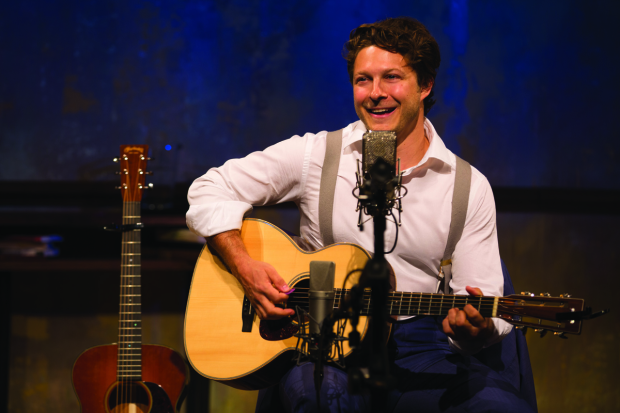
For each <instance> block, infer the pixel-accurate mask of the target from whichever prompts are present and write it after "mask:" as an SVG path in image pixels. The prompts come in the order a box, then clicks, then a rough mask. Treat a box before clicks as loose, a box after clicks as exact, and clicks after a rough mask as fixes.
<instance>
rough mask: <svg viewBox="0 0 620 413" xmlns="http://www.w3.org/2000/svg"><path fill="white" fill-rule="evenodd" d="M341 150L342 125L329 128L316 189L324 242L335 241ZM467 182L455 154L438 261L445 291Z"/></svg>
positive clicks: (468, 175) (464, 208) (466, 171)
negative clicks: (445, 239) (449, 208)
mask: <svg viewBox="0 0 620 413" xmlns="http://www.w3.org/2000/svg"><path fill="white" fill-rule="evenodd" d="M341 153H342V129H340V130H339V131H335V132H328V133H327V141H326V144H325V160H324V161H323V171H322V172H321V187H320V190H319V229H320V230H321V236H322V237H323V245H324V246H327V245H331V244H333V243H334V231H333V227H332V215H333V212H334V192H335V189H336V178H337V177H338V166H339V165H340V154H341ZM455 156H456V155H455ZM470 186H471V166H470V165H469V163H467V162H466V161H464V160H462V159H461V158H459V157H458V156H457V157H456V173H455V178H454V192H453V194H452V217H451V220H450V231H449V232H448V242H447V243H446V249H445V251H444V254H443V258H442V260H441V263H440V265H439V279H440V280H441V283H442V284H443V288H442V287H441V286H440V287H439V289H440V290H443V292H444V293H445V294H447V293H448V292H449V291H450V280H451V279H452V254H453V253H454V248H455V247H456V243H457V242H458V241H459V240H460V239H461V235H463V228H464V227H465V217H466V216H467V205H468V203H469V189H470Z"/></svg>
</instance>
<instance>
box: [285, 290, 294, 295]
mask: <svg viewBox="0 0 620 413" xmlns="http://www.w3.org/2000/svg"><path fill="white" fill-rule="evenodd" d="M293 291H295V289H294V288H291V290H290V291H287V292H285V293H284V294H286V295H290V294H291V293H292V292H293Z"/></svg>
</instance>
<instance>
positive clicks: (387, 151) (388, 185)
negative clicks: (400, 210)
mask: <svg viewBox="0 0 620 413" xmlns="http://www.w3.org/2000/svg"><path fill="white" fill-rule="evenodd" d="M399 172H400V171H399ZM357 187H358V188H359V195H358V199H359V201H360V206H362V207H366V209H365V212H366V213H367V214H368V215H373V216H374V215H375V214H377V213H378V214H382V213H384V212H385V211H386V210H389V209H391V208H393V206H394V201H395V200H396V199H397V195H396V192H397V191H398V192H399V191H400V179H399V175H397V174H396V132H394V131H367V132H366V133H364V136H363V137H362V170H361V171H360V172H358V185H357ZM399 193H400V192H399Z"/></svg>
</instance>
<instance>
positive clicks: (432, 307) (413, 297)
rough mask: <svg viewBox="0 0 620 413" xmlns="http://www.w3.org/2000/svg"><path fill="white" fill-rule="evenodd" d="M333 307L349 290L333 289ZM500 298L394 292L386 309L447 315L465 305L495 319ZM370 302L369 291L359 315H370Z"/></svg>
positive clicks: (403, 313)
mask: <svg viewBox="0 0 620 413" xmlns="http://www.w3.org/2000/svg"><path fill="white" fill-rule="evenodd" d="M335 293H336V296H335V301H334V306H335V307H339V306H340V300H341V299H342V298H343V297H344V296H346V295H347V294H348V293H349V290H347V289H345V290H342V289H339V288H336V289H335ZM500 300H501V298H500V297H474V296H467V295H450V294H447V295H444V294H431V293H410V292H402V291H395V292H391V293H389V295H388V301H387V308H388V313H389V315H395V316H413V315H437V316H439V315H443V316H445V315H448V311H450V309H451V308H455V307H457V308H463V307H465V306H466V305H467V304H471V305H472V306H474V308H475V309H476V310H478V311H479V312H480V314H482V316H483V317H496V316H497V307H498V304H499V302H500ZM371 312H372V301H371V298H370V291H366V292H365V293H364V297H363V300H362V309H361V315H370V314H371Z"/></svg>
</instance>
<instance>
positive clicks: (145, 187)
mask: <svg viewBox="0 0 620 413" xmlns="http://www.w3.org/2000/svg"><path fill="white" fill-rule="evenodd" d="M138 188H140V189H153V184H148V185H146V186H142V185H138Z"/></svg>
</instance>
